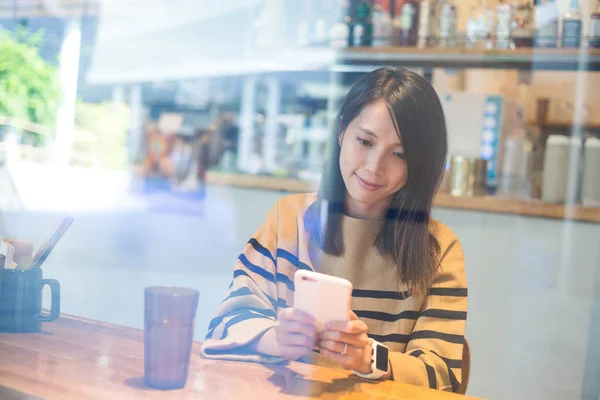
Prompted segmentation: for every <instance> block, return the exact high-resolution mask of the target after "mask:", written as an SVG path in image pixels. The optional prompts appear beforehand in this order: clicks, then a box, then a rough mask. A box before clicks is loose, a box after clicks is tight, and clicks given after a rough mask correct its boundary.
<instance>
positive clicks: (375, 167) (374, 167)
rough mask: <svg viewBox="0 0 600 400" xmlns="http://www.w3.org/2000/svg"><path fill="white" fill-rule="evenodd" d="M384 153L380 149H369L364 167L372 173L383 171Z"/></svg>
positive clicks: (377, 173)
mask: <svg viewBox="0 0 600 400" xmlns="http://www.w3.org/2000/svg"><path fill="white" fill-rule="evenodd" d="M384 161H385V154H384V153H383V152H382V151H370V152H369V155H368V157H367V163H366V164H365V169H366V170H367V171H369V172H370V173H371V174H373V175H376V176H378V175H382V174H383V172H384V171H385V162H384Z"/></svg>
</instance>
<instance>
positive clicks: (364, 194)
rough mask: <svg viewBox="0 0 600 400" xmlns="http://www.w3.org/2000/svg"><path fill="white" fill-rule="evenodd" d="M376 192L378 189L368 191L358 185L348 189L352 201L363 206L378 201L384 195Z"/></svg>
mask: <svg viewBox="0 0 600 400" xmlns="http://www.w3.org/2000/svg"><path fill="white" fill-rule="evenodd" d="M377 192H379V190H377V191H375V192H370V191H368V190H366V189H363V188H361V187H358V188H352V190H350V191H349V194H350V197H352V199H354V201H357V202H359V203H361V204H364V205H365V206H371V205H374V204H376V203H379V202H380V201H382V200H383V199H384V198H385V196H383V195H382V194H381V193H377Z"/></svg>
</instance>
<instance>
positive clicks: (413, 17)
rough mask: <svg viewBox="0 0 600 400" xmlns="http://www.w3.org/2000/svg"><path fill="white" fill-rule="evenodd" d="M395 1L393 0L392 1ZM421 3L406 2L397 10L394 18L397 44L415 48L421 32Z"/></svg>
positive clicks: (412, 0) (408, 0) (414, 1)
mask: <svg viewBox="0 0 600 400" xmlns="http://www.w3.org/2000/svg"><path fill="white" fill-rule="evenodd" d="M392 1H393V0H392ZM419 8H420V7H419V1H418V0H405V1H404V3H403V4H402V7H401V8H400V9H399V10H397V14H396V15H397V17H395V18H394V28H395V29H397V30H398V31H397V32H396V35H395V36H396V40H397V44H398V45H400V46H415V45H416V44H417V36H418V31H419Z"/></svg>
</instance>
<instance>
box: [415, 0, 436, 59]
mask: <svg viewBox="0 0 600 400" xmlns="http://www.w3.org/2000/svg"><path fill="white" fill-rule="evenodd" d="M438 1H439V0H422V1H421V2H420V3H419V18H418V29H417V47H419V48H425V47H428V46H430V45H432V44H433V42H434V36H435V35H436V32H435V28H437V26H438V25H439V24H436V9H435V5H436V2H438Z"/></svg>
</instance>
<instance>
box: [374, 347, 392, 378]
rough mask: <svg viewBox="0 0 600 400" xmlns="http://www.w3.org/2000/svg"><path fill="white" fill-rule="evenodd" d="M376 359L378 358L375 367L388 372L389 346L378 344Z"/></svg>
mask: <svg viewBox="0 0 600 400" xmlns="http://www.w3.org/2000/svg"><path fill="white" fill-rule="evenodd" d="M375 359H376V360H377V362H376V364H375V368H377V369H378V370H380V371H385V372H387V370H388V365H389V361H388V349H387V347H384V346H379V345H377V355H376V358H375Z"/></svg>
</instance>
